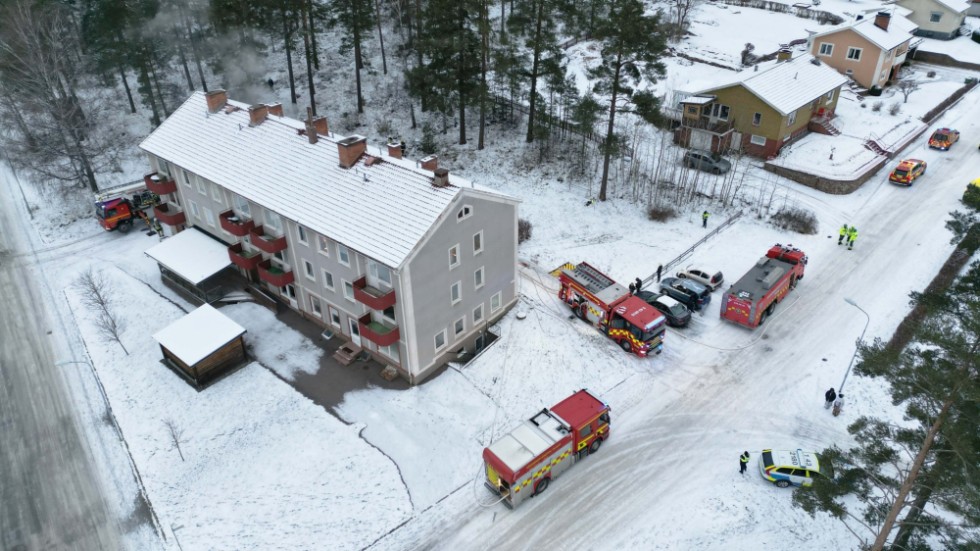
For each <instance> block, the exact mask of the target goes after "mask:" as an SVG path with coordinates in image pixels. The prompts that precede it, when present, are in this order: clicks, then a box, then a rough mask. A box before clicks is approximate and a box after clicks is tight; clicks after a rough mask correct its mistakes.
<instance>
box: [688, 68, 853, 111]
mask: <svg viewBox="0 0 980 551" xmlns="http://www.w3.org/2000/svg"><path fill="white" fill-rule="evenodd" d="M755 67H759V70H755V69H754V68H753V69H748V70H745V71H739V72H738V73H736V74H735V76H734V77H731V76H728V77H726V78H725V79H724V80H723V81H722V82H720V83H717V84H716V85H715V86H712V87H711V88H708V89H706V90H699V91H698V92H696V94H698V95H704V94H706V93H708V92H713V91H715V90H720V89H722V88H728V87H729V86H732V85H735V84H741V85H742V86H744V87H745V88H746V89H747V90H749V91H750V92H752V93H753V94H755V95H756V96H758V97H759V99H761V100H762V101H764V102H766V103H767V104H769V106H770V107H772V108H773V109H775V110H776V111H779V112H780V113H781V114H783V115H788V114H789V113H791V112H793V111H795V110H797V109H799V108H800V107H801V106H803V105H806V104H807V103H810V102H811V101H813V99H814V98H816V97H819V96H822V95H823V94H826V93H827V92H829V91H831V90H833V89H835V88H837V87H838V86H842V85H844V84H845V83H846V82H847V79H846V78H845V77H844V76H843V75H841V74H840V73H838V72H837V71H836V70H834V69H832V68H830V67H828V66H826V65H824V64H823V63H820V62H816V63H814V57H813V56H812V55H810V54H799V55H797V56H795V57H793V58H792V59H790V60H787V61H770V62H767V63H765V64H759V65H756V66H755Z"/></svg>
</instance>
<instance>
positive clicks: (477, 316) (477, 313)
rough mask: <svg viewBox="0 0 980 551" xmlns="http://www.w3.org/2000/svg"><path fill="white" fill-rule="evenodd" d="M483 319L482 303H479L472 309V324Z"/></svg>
mask: <svg viewBox="0 0 980 551" xmlns="http://www.w3.org/2000/svg"><path fill="white" fill-rule="evenodd" d="M481 321H483V305H482V304H481V305H479V306H477V307H476V308H474V309H473V325H476V324H478V323H480V322H481Z"/></svg>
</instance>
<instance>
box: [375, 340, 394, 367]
mask: <svg viewBox="0 0 980 551" xmlns="http://www.w3.org/2000/svg"><path fill="white" fill-rule="evenodd" d="M378 350H379V351H380V352H381V353H382V354H384V355H385V356H388V357H389V358H391V359H392V360H395V361H396V362H397V361H398V343H397V342H396V343H394V344H392V345H391V346H379V347H378Z"/></svg>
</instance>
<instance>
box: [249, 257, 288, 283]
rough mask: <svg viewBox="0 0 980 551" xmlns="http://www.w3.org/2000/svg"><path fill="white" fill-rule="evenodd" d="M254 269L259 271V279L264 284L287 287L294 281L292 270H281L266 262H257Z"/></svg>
mask: <svg viewBox="0 0 980 551" xmlns="http://www.w3.org/2000/svg"><path fill="white" fill-rule="evenodd" d="M256 268H258V270H259V279H261V280H262V281H265V282H266V283H271V284H272V285H275V286H276V287H282V286H284V285H289V284H290V283H292V282H293V281H295V279H294V278H293V271H292V270H283V269H282V268H278V267H276V266H273V265H272V263H271V262H270V261H268V260H265V261H262V262H259V264H258V265H257V266H256Z"/></svg>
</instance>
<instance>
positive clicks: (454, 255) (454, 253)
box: [449, 245, 459, 268]
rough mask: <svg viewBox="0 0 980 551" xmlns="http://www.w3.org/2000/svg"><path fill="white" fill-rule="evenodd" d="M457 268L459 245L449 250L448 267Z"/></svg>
mask: <svg viewBox="0 0 980 551" xmlns="http://www.w3.org/2000/svg"><path fill="white" fill-rule="evenodd" d="M456 266H459V245H453V246H452V247H450V248H449V267H450V268H455V267H456Z"/></svg>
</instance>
